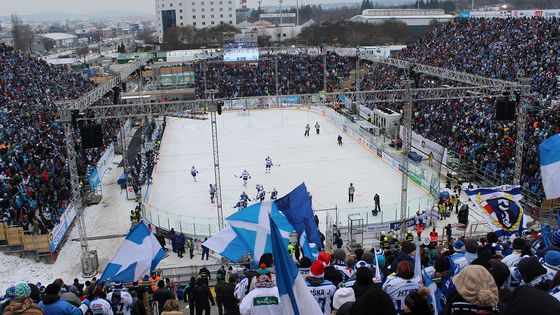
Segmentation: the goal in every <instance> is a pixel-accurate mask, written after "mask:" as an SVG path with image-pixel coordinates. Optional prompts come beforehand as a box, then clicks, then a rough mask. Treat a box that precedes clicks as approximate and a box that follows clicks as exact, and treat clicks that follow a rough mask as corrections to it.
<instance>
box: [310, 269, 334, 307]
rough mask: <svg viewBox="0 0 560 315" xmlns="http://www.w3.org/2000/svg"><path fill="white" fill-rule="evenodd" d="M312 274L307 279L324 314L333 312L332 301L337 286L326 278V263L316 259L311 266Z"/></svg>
mask: <svg viewBox="0 0 560 315" xmlns="http://www.w3.org/2000/svg"><path fill="white" fill-rule="evenodd" d="M310 273H311V275H310V276H308V277H307V278H306V279H305V284H306V285H307V288H308V289H309V292H311V294H312V295H313V297H314V298H315V300H316V301H317V304H319V307H320V308H321V310H322V311H323V314H324V315H329V314H330V313H331V301H332V298H333V296H334V293H335V291H336V287H335V286H334V285H333V284H332V282H330V281H329V280H325V278H324V277H325V265H324V263H323V262H322V261H320V260H315V261H314V262H313V264H312V265H311V268H310Z"/></svg>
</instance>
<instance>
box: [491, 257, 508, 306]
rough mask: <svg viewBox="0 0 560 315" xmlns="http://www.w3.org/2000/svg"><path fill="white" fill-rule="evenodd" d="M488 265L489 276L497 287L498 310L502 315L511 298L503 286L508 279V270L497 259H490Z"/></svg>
mask: <svg viewBox="0 0 560 315" xmlns="http://www.w3.org/2000/svg"><path fill="white" fill-rule="evenodd" d="M489 263H490V265H492V267H491V268H490V269H489V271H490V274H491V275H492V278H494V282H495V283H496V286H497V287H498V296H499V300H500V302H499V303H498V309H499V310H500V313H501V314H503V313H504V312H505V309H506V308H507V303H508V301H509V299H510V296H511V290H510V289H509V288H506V285H505V284H506V282H507V281H508V280H509V279H510V274H511V273H510V269H509V268H508V266H506V264H504V263H503V262H501V261H499V260H497V259H490V261H489Z"/></svg>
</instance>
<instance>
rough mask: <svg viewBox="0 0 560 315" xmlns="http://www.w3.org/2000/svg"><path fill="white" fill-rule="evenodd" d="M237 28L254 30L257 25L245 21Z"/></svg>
mask: <svg viewBox="0 0 560 315" xmlns="http://www.w3.org/2000/svg"><path fill="white" fill-rule="evenodd" d="M236 26H237V28H254V27H255V25H253V23H251V22H247V21H243V22H241V23H239V24H237V25H236Z"/></svg>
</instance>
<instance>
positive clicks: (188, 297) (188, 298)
mask: <svg viewBox="0 0 560 315" xmlns="http://www.w3.org/2000/svg"><path fill="white" fill-rule="evenodd" d="M195 287H196V278H195V277H191V280H190V281H189V283H188V284H187V286H186V287H185V292H184V293H183V302H185V303H188V306H189V312H190V315H194V312H195V306H194V298H193V291H194V288H195Z"/></svg>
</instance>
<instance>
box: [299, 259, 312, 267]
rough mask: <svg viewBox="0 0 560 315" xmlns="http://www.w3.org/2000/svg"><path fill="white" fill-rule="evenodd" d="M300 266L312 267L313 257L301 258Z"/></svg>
mask: <svg viewBox="0 0 560 315" xmlns="http://www.w3.org/2000/svg"><path fill="white" fill-rule="evenodd" d="M299 267H300V268H309V267H311V259H309V257H305V256H303V257H301V259H300V260H299Z"/></svg>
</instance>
